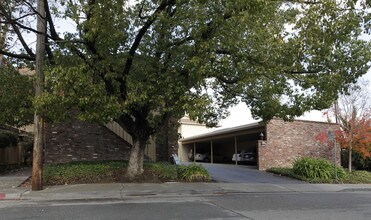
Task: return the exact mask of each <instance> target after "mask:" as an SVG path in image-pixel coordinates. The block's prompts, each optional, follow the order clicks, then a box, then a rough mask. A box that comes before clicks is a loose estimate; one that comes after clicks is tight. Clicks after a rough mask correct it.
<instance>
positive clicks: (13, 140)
mask: <svg viewBox="0 0 371 220" xmlns="http://www.w3.org/2000/svg"><path fill="white" fill-rule="evenodd" d="M17 144H18V137H17V135H15V134H14V133H11V132H6V131H0V148H5V147H9V146H17Z"/></svg>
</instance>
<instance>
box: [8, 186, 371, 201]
mask: <svg viewBox="0 0 371 220" xmlns="http://www.w3.org/2000/svg"><path fill="white" fill-rule="evenodd" d="M344 191H360V192H362V191H368V192H371V185H370V184H357V185H355V184H279V185H277V184H246V183H178V182H176V183H124V184H122V183H111V184H78V185H64V186H52V187H46V188H45V189H44V190H42V191H30V190H29V189H22V188H20V187H18V188H15V189H10V190H8V191H6V194H5V198H3V199H10V200H17V199H22V200H23V199H24V200H33V201H56V200H89V199H130V198H137V197H172V196H182V195H187V196H192V195H194V196H197V195H222V194H230V193H296V192H309V193H310V192H344Z"/></svg>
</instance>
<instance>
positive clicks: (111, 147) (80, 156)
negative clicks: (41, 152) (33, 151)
mask: <svg viewBox="0 0 371 220" xmlns="http://www.w3.org/2000/svg"><path fill="white" fill-rule="evenodd" d="M45 127H46V128H45V163H66V162H70V161H92V160H128V159H129V155H130V145H129V144H128V143H127V142H126V141H124V140H123V139H122V138H120V137H119V136H117V135H116V134H114V133H113V132H112V131H110V130H109V129H108V128H106V127H105V126H104V125H100V124H96V123H88V122H82V121H69V122H63V123H58V124H57V125H54V126H53V125H46V126H45Z"/></svg>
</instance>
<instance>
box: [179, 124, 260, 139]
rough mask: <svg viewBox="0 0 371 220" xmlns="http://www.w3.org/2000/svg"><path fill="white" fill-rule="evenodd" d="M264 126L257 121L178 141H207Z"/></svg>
mask: <svg viewBox="0 0 371 220" xmlns="http://www.w3.org/2000/svg"><path fill="white" fill-rule="evenodd" d="M265 126H266V124H265V123H264V122H263V121H259V122H255V123H251V124H246V125H241V126H236V127H232V128H225V129H218V130H215V131H212V132H209V133H204V134H200V135H195V136H191V137H187V138H184V139H181V140H179V141H180V142H183V143H185V142H192V141H198V140H201V139H209V138H213V137H216V136H222V135H223V136H224V135H229V134H230V135H232V134H234V133H239V132H242V131H245V130H252V129H257V128H260V129H264V128H265Z"/></svg>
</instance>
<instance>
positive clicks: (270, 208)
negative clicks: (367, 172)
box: [0, 191, 371, 220]
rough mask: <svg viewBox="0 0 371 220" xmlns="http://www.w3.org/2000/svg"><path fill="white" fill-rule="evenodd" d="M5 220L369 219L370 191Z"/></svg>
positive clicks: (218, 199)
mask: <svg viewBox="0 0 371 220" xmlns="http://www.w3.org/2000/svg"><path fill="white" fill-rule="evenodd" d="M0 213H1V219H5V220H7V219H9V220H10V219H255V220H258V219H304V220H305V219H336V220H342V219H344V220H345V219H346V220H348V219H360V220H362V219H365V220H366V219H367V220H369V219H371V191H360V192H336V193H331V192H330V193H324V192H321V193H295V192H293V193H246V194H244V193H238V194H225V195H204V196H192V195H188V196H181V197H177V196H171V197H142V196H141V197H137V198H126V199H125V198H123V199H120V200H117V199H115V200H112V199H104V200H73V201H54V202H53V201H44V202H43V201H39V202H32V201H25V200H23V201H2V202H0Z"/></svg>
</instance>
